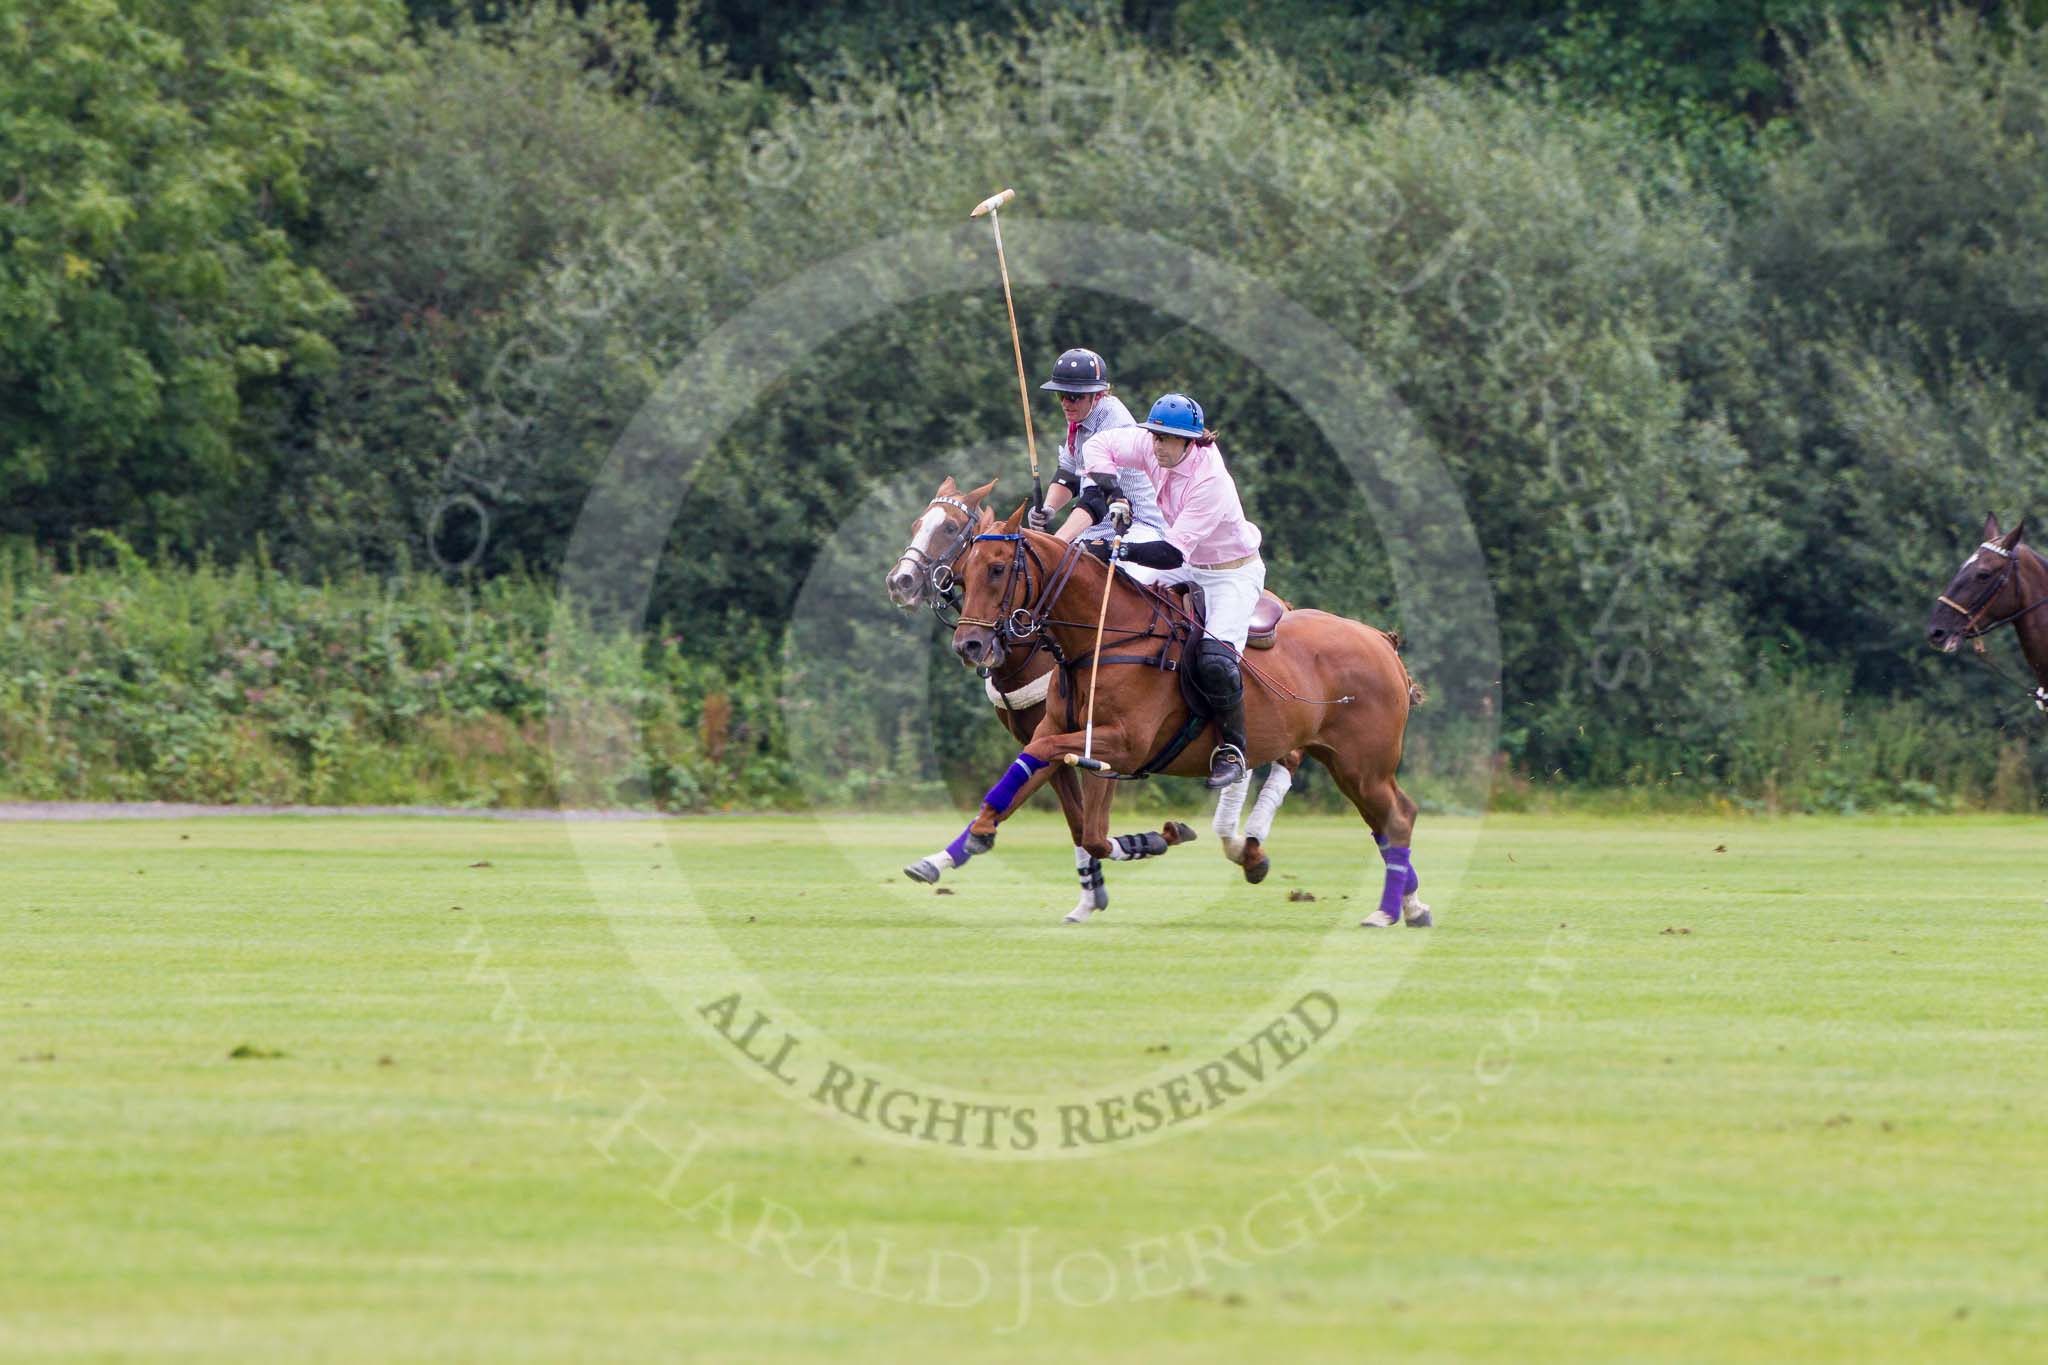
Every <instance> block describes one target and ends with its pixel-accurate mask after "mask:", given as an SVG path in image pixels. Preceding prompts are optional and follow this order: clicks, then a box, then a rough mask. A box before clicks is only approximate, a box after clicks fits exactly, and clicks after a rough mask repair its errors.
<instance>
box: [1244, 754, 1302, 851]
mask: <svg viewBox="0 0 2048 1365" xmlns="http://www.w3.org/2000/svg"><path fill="white" fill-rule="evenodd" d="M1293 788H1294V774H1293V773H1291V772H1288V771H1287V769H1285V768H1283V767H1281V766H1280V765H1279V764H1278V763H1275V764H1274V765H1273V767H1272V769H1271V771H1269V772H1268V773H1267V774H1266V785H1264V786H1263V787H1260V788H1259V799H1258V800H1256V801H1254V802H1252V813H1251V814H1250V815H1249V816H1247V817H1245V822H1244V837H1245V838H1247V839H1257V840H1258V841H1259V842H1260V843H1264V842H1265V841H1266V838H1267V836H1269V835H1270V834H1272V832H1273V817H1274V816H1275V815H1278V814H1279V813H1280V803H1281V802H1282V801H1285V800H1286V799H1287V793H1288V792H1289V791H1291V790H1293Z"/></svg>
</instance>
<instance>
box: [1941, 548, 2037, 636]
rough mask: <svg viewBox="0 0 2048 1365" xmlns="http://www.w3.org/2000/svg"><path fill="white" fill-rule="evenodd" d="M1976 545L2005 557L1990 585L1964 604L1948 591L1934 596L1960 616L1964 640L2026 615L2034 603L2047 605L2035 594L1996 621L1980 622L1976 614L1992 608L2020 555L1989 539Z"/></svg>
mask: <svg viewBox="0 0 2048 1365" xmlns="http://www.w3.org/2000/svg"><path fill="white" fill-rule="evenodd" d="M1977 549H1978V550H1979V551H1984V550H1989V551H1990V552H1991V553H1992V554H1995V555H1997V556H1998V557H1999V558H2000V559H2003V560H2004V561H2005V567H2004V568H2002V569H2000V570H1999V571H1998V576H1997V577H1996V578H1994V579H1992V580H1991V586H1990V587H1988V588H1986V589H1985V590H1984V591H1983V593H1982V594H1980V595H1979V596H1978V598H1977V605H1976V606H1974V607H1966V606H1964V605H1963V604H1962V603H1960V602H1958V601H1955V600H1954V599H1953V598H1951V597H1950V596H1949V595H1948V594H1947V593H1943V594H1942V595H1941V596H1939V597H1937V598H1935V599H1934V600H1935V601H1937V602H1939V603H1940V604H1941V605H1942V606H1944V607H1947V608H1948V609H1949V610H1950V611H1953V612H1955V613H1956V615H1958V616H1960V617H1962V618H1963V629H1962V638H1964V639H1965V640H1975V639H1977V638H1979V637H1980V636H1984V635H1988V634H1990V633H1991V632H1992V631H1994V630H1997V629H1998V628H1999V627H2000V626H2003V625H2009V624H2010V623H2012V622H2014V621H2017V620H2019V619H2020V617H2022V616H2025V615H2026V614H2027V613H2028V612H2030V611H2033V610H2034V609H2036V608H2037V607H2048V597H2037V598H2035V599H2034V600H2033V601H2031V602H2023V603H2022V604H2021V605H2020V607H2019V608H2018V609H2017V610H2015V611H2012V612H2008V613H2007V614H2006V615H2004V616H2001V617H1999V618H1998V619H1997V620H1996V621H1983V622H1981V623H1980V621H1979V618H1980V617H1982V616H1983V615H1984V613H1986V612H1988V611H1990V610H1991V604H1992V603H1993V602H1995V601H1997V600H1998V596H1999V594H2000V593H2002V592H2004V591H2005V585H2006V584H2008V583H2010V582H2011V581H2012V578H2013V575H2014V574H2015V573H2017V572H2018V571H2019V555H2018V554H2017V553H2016V552H2015V551H2013V550H2008V549H2006V548H2005V547H2004V546H2003V545H1998V544H1994V543H1993V542H1991V541H1988V540H1987V541H1985V542H1984V543H1983V544H1981V545H1979V546H1978V547H1977ZM1971 558H1972V559H1974V558H1976V556H1975V555H1972V556H1971ZM1980 648H1981V646H1980Z"/></svg>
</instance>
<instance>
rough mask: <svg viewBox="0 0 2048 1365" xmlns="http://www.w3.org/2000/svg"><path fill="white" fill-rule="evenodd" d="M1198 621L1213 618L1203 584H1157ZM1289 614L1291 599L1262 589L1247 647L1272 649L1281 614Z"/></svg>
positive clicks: (1162, 592) (1253, 614) (1246, 638)
mask: <svg viewBox="0 0 2048 1365" xmlns="http://www.w3.org/2000/svg"><path fill="white" fill-rule="evenodd" d="M1152 591H1153V592H1157V593H1161V594H1162V595H1164V596H1166V597H1167V599H1168V600H1169V601H1172V602H1174V603H1175V605H1177V606H1179V607H1180V608H1181V610H1183V611H1185V612H1186V613H1187V614H1188V615H1190V616H1192V617H1194V619H1195V620H1196V621H1197V622H1201V623H1206V622H1207V621H1208V619H1209V604H1208V603H1207V602H1206V601H1204V600H1203V595H1202V589H1201V585H1200V584H1196V583H1180V584H1176V585H1175V586H1173V587H1171V588H1165V589H1161V588H1153V589H1152ZM1286 614H1287V602H1286V600H1285V599H1284V598H1281V597H1278V596H1275V595H1274V594H1273V592H1272V591H1271V590H1269V589H1266V588H1261V589H1259V604H1258V605H1257V606H1256V607H1253V608H1252V624H1251V631H1250V633H1248V634H1247V635H1246V636H1245V639H1244V647H1245V648H1246V649H1271V648H1272V647H1273V641H1274V639H1275V638H1276V637H1277V636H1278V634H1279V631H1280V618H1281V617H1283V616H1285V615H1286Z"/></svg>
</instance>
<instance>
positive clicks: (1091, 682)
mask: <svg viewBox="0 0 2048 1365" xmlns="http://www.w3.org/2000/svg"><path fill="white" fill-rule="evenodd" d="M1123 552H1124V538H1123V536H1122V534H1121V533H1119V534H1117V535H1116V536H1113V537H1112V538H1111V539H1110V542H1109V573H1108V575H1107V576H1106V577H1105V578H1104V579H1103V580H1102V610H1100V611H1098V612H1096V613H1095V653H1094V654H1093V655H1091V656H1090V657H1089V659H1088V724H1087V726H1086V727H1085V728H1084V729H1083V730H1082V731H1081V752H1080V753H1078V754H1068V755H1067V766H1068V767H1070V768H1086V769H1087V770H1088V771H1089V772H1092V773H1106V772H1108V771H1109V765H1108V764H1107V763H1104V762H1103V761H1102V760H1101V759H1099V758H1097V757H1095V675H1096V673H1097V672H1098V671H1099V670H1100V669H1101V668H1102V629H1103V626H1104V625H1105V624H1106V623H1107V622H1108V621H1109V590H1110V589H1111V588H1113V587H1115V586H1116V562H1117V560H1118V559H1120V558H1122V556H1123Z"/></svg>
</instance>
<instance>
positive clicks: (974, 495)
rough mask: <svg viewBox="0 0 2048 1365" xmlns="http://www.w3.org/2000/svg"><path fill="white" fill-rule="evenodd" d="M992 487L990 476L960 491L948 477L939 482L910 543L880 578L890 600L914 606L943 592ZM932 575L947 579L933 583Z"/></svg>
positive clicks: (913, 527) (913, 530)
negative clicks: (973, 486) (887, 589)
mask: <svg viewBox="0 0 2048 1365" xmlns="http://www.w3.org/2000/svg"><path fill="white" fill-rule="evenodd" d="M995 486H996V480H994V479H990V480H989V481H988V482H987V483H985V484H983V485H982V486H981V487H979V488H977V489H975V490H974V491H973V492H971V493H962V492H961V491H960V490H959V489H958V488H957V487H955V486H954V483H953V480H952V478H951V477H948V478H947V480H946V481H945V482H944V483H942V484H940V485H939V491H938V492H937V493H934V494H933V495H932V500H931V501H930V502H929V503H927V504H925V509H924V511H923V512H921V513H919V514H918V518H917V521H916V522H915V523H914V524H913V525H912V526H911V528H910V543H909V544H908V545H906V546H904V547H903V555H902V557H901V558H899V559H898V560H897V561H896V564H895V567H893V568H891V569H890V570H889V576H888V578H887V579H885V580H884V582H885V583H886V584H887V585H888V588H889V600H890V601H892V602H894V603H895V604H896V605H897V606H899V607H914V606H916V605H918V603H920V602H924V601H928V600H931V598H932V596H936V595H939V594H943V593H944V592H945V590H946V587H947V586H948V584H949V583H950V580H951V578H952V575H953V573H954V571H955V570H956V569H957V568H958V565H959V560H960V556H961V555H962V554H964V553H965V552H966V550H967V542H968V540H969V538H970V537H971V535H972V534H973V530H974V527H975V524H976V523H977V522H978V521H979V520H980V517H981V514H982V508H981V501H982V499H983V498H986V497H987V496H988V495H989V490H990V489H992V488H994V487H995ZM941 570H944V573H943V574H941V573H940V571H941ZM935 575H937V576H939V577H942V578H943V579H945V580H947V582H943V583H939V584H934V583H933V581H932V580H933V577H934V576H935Z"/></svg>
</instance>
